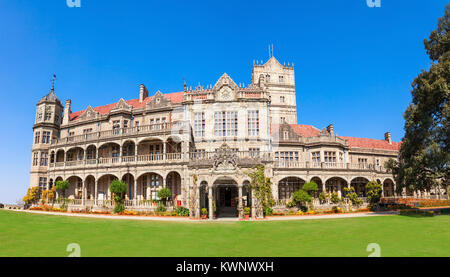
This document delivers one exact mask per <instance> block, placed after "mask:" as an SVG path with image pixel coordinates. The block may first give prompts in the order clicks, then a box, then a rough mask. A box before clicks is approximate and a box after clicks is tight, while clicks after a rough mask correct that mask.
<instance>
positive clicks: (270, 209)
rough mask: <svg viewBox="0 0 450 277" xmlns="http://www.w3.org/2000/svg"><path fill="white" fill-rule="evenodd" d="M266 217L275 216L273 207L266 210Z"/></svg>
mask: <svg viewBox="0 0 450 277" xmlns="http://www.w3.org/2000/svg"><path fill="white" fill-rule="evenodd" d="M265 215H267V216H270V215H273V209H272V208H271V207H267V208H266V210H265Z"/></svg>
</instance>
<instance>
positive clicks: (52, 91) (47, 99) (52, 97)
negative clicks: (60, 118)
mask: <svg viewBox="0 0 450 277" xmlns="http://www.w3.org/2000/svg"><path fill="white" fill-rule="evenodd" d="M55 81H56V75H55V74H53V77H52V88H51V89H50V92H49V93H48V94H47V95H45V96H44V97H42V98H41V99H40V100H39V102H38V103H42V102H56V103H58V104H59V105H61V106H62V104H61V101H60V100H59V98H58V97H57V96H56V94H55Z"/></svg>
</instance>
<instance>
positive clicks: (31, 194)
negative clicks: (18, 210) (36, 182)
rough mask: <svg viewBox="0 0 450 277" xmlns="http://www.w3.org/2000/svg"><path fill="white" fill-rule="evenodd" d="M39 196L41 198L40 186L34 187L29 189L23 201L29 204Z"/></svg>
mask: <svg viewBox="0 0 450 277" xmlns="http://www.w3.org/2000/svg"><path fill="white" fill-rule="evenodd" d="M38 198H39V187H32V188H29V189H28V191H27V194H26V195H25V197H24V198H23V202H25V204H27V205H29V204H31V203H34V202H36V200H38Z"/></svg>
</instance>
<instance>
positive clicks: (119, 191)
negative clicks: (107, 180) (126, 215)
mask: <svg viewBox="0 0 450 277" xmlns="http://www.w3.org/2000/svg"><path fill="white" fill-rule="evenodd" d="M109 190H110V191H111V192H112V193H113V194H114V201H115V204H116V205H115V207H114V213H123V211H125V205H124V204H123V202H124V200H125V193H126V192H127V184H125V183H124V182H122V181H119V180H114V181H112V182H111V185H110V186H109Z"/></svg>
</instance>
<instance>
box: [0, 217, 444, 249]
mask: <svg viewBox="0 0 450 277" xmlns="http://www.w3.org/2000/svg"><path fill="white" fill-rule="evenodd" d="M70 243H78V244H79V245H80V246H81V256H83V257H86V256H177V257H178V256H189V257H197V256H200V257H204V256H225V257H234V256H238V257H252V256H282V257H283V256H367V255H368V253H367V252H366V247H367V245H368V244H369V243H378V244H379V245H380V247H381V255H382V256H450V216H436V217H422V218H414V217H406V216H383V217H365V218H348V219H327V220H301V221H272V222H202V223H196V222H192V223H173V222H153V221H132V220H130V221H128V220H126V221H125V220H103V219H88V218H73V217H65V216H52V215H37V214H26V213H17V212H10V211H0V256H32V257H34V256H37V257H42V256H44V257H47V256H50V257H55V256H56V257H58V256H67V255H68V253H67V252H66V247H67V245H68V244H70Z"/></svg>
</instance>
